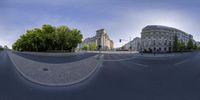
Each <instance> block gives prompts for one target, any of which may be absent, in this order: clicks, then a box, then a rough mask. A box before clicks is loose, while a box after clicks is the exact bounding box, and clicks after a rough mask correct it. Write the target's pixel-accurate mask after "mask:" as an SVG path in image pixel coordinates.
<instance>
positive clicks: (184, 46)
mask: <svg viewBox="0 0 200 100" xmlns="http://www.w3.org/2000/svg"><path fill="white" fill-rule="evenodd" d="M185 49H186V45H185V43H183V42H178V50H180V51H183V50H185Z"/></svg>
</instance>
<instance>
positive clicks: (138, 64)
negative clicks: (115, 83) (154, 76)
mask: <svg viewBox="0 0 200 100" xmlns="http://www.w3.org/2000/svg"><path fill="white" fill-rule="evenodd" d="M132 63H133V64H135V65H137V66H142V67H148V65H144V64H140V63H136V62H132Z"/></svg>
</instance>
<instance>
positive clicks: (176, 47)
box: [173, 35, 197, 52]
mask: <svg viewBox="0 0 200 100" xmlns="http://www.w3.org/2000/svg"><path fill="white" fill-rule="evenodd" d="M196 49H197V45H196V43H193V41H192V40H191V39H190V40H189V41H188V43H187V44H186V45H185V43H184V42H181V41H178V37H177V35H175V37H174V43H173V51H174V52H177V51H185V50H187V51H188V50H189V51H191V50H196Z"/></svg>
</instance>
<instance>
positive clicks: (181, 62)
mask: <svg viewBox="0 0 200 100" xmlns="http://www.w3.org/2000/svg"><path fill="white" fill-rule="evenodd" d="M187 60H188V59H186V60H183V61H180V62H178V63H175V64H174V65H180V64H183V63H185V62H186V61H187Z"/></svg>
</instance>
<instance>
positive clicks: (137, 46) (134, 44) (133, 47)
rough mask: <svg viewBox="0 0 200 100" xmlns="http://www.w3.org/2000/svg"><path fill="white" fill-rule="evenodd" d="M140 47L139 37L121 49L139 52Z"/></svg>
mask: <svg viewBox="0 0 200 100" xmlns="http://www.w3.org/2000/svg"><path fill="white" fill-rule="evenodd" d="M140 45H141V39H140V38H139V37H136V38H134V39H133V40H132V41H130V42H128V43H127V44H125V45H124V46H123V47H124V49H125V50H132V51H139V50H140Z"/></svg>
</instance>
